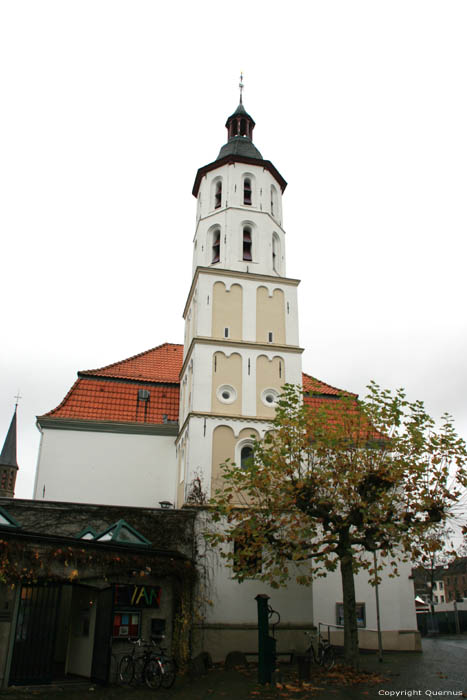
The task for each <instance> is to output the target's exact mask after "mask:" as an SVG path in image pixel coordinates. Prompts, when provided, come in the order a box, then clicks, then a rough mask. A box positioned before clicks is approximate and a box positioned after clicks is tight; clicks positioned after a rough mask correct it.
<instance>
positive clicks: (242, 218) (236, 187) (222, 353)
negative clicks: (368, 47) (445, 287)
mask: <svg viewBox="0 0 467 700" xmlns="http://www.w3.org/2000/svg"><path fill="white" fill-rule="evenodd" d="M242 89H243V84H242V82H241V83H240V103H239V105H238V107H237V109H236V110H235V112H234V113H233V114H232V115H231V116H230V117H229V118H228V119H227V122H226V128H227V134H228V140H227V143H226V144H225V145H224V146H223V147H222V148H221V150H220V152H219V155H218V156H217V158H216V160H215V161H213V162H212V163H209V164H208V165H205V166H204V167H202V168H200V169H199V170H198V172H197V175H196V179H195V183H194V187H193V195H194V196H195V197H196V198H197V200H198V206H197V214H196V229H195V236H194V242H193V279H192V283H191V287H190V290H189V293H188V299H187V302H186V306H185V310H184V319H185V338H184V357H183V366H182V370H181V374H180V414H179V426H180V429H179V434H178V437H177V464H178V476H177V484H178V486H177V506H178V507H180V506H182V505H183V503H185V502H186V501H187V500H188V501H189V500H190V499H195V500H196V497H197V496H196V494H198V497H199V493H200V488H201V489H202V493H203V494H204V495H206V496H208V497H209V495H210V494H211V493H212V492H213V490H214V489H215V488H216V485H217V484H218V482H219V478H220V469H219V465H220V464H222V463H223V462H225V460H226V459H230V460H233V461H235V463H236V464H237V465H238V466H241V464H242V462H244V461H245V460H246V459H248V457H249V456H250V455H251V442H252V435H254V436H257V437H262V436H263V435H264V433H265V431H266V430H267V429H268V428H269V427H270V421H271V419H272V418H273V417H274V413H275V405H276V400H277V397H278V395H279V393H280V391H281V387H282V386H283V384H284V383H286V382H288V383H292V384H299V383H301V381H302V370H301V353H302V349H301V348H300V347H299V341H298V310H297V286H298V284H299V281H298V280H296V279H292V278H288V277H286V265H285V261H286V255H285V242H286V234H285V230H284V228H283V223H282V195H283V192H284V190H285V188H286V185H287V183H286V181H285V180H284V178H283V177H282V175H281V174H280V173H279V172H278V170H277V169H276V168H275V167H274V165H273V164H272V163H271V161H269V160H265V159H264V158H263V156H262V155H261V153H260V152H259V150H258V149H257V148H256V146H255V144H254V143H253V130H254V127H255V122H254V120H253V118H252V117H251V116H250V115H249V114H248V112H247V111H246V110H245V107H244V106H243V100H242ZM194 485H195V486H197V488H195V489H194V490H193V486H194Z"/></svg>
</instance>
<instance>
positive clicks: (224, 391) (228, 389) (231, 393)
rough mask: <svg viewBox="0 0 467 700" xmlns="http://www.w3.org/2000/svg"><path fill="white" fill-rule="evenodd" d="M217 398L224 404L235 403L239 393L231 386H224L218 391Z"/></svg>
mask: <svg viewBox="0 0 467 700" xmlns="http://www.w3.org/2000/svg"><path fill="white" fill-rule="evenodd" d="M216 395H217V398H218V399H219V401H222V403H233V402H234V401H235V399H236V398H237V392H236V391H235V389H234V388H233V386H230V385H229V384H223V385H222V386H220V387H218V389H217V391H216Z"/></svg>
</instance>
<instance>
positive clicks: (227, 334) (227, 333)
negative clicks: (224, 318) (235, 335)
mask: <svg viewBox="0 0 467 700" xmlns="http://www.w3.org/2000/svg"><path fill="white" fill-rule="evenodd" d="M228 337H229V329H228V328H224V338H228Z"/></svg>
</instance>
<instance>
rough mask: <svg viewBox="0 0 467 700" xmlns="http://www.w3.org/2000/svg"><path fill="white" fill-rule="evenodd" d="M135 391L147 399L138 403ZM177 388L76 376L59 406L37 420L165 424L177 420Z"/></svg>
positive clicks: (175, 386)
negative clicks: (144, 391)
mask: <svg viewBox="0 0 467 700" xmlns="http://www.w3.org/2000/svg"><path fill="white" fill-rule="evenodd" d="M138 389H146V390H148V391H149V400H148V401H141V400H138ZM178 402H179V387H178V386H177V385H174V386H164V385H163V384H159V385H157V384H154V385H151V384H149V385H148V384H147V383H141V382H125V381H112V380H108V379H102V378H96V379H95V378H92V377H89V378H87V377H79V378H78V380H77V381H76V382H75V383H74V384H73V386H72V387H71V389H70V391H69V392H68V394H67V395H66V396H65V398H64V399H63V401H62V403H61V404H60V405H59V406H57V408H55V409H54V410H53V411H49V413H46V414H45V415H44V416H40V418H46V417H48V418H68V419H74V420H91V421H105V422H106V421H111V422H117V423H164V422H166V420H170V421H177V420H178ZM164 415H165V416H166V417H167V418H166V419H165V420H164Z"/></svg>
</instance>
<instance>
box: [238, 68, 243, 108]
mask: <svg viewBox="0 0 467 700" xmlns="http://www.w3.org/2000/svg"><path fill="white" fill-rule="evenodd" d="M238 87H239V88H240V104H243V99H242V93H243V87H244V86H243V71H241V72H240V82H239V84H238Z"/></svg>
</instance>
